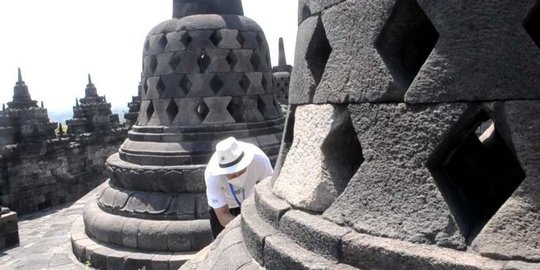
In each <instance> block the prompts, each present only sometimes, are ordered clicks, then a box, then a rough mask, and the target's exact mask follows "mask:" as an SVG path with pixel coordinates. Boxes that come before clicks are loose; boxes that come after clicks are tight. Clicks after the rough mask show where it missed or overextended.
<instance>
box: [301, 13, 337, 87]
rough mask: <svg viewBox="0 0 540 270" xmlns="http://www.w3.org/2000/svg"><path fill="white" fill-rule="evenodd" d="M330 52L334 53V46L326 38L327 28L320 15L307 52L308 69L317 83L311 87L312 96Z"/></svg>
mask: <svg viewBox="0 0 540 270" xmlns="http://www.w3.org/2000/svg"><path fill="white" fill-rule="evenodd" d="M330 53H332V47H331V46H330V42H329V41H328V38H326V30H325V29H324V25H323V23H322V20H321V18H320V17H319V21H318V22H317V26H316V28H315V31H314V33H313V37H312V38H311V41H310V42H309V45H308V49H307V52H306V61H307V65H308V69H309V70H310V72H311V74H312V76H313V79H314V80H315V85H313V86H312V87H311V89H310V92H311V93H310V96H313V94H314V93H315V89H316V88H317V86H318V85H319V83H320V82H321V78H322V75H323V73H324V70H325V69H326V63H327V62H328V58H329V57H330Z"/></svg>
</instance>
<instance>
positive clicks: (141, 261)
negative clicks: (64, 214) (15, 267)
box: [71, 217, 195, 270]
mask: <svg viewBox="0 0 540 270" xmlns="http://www.w3.org/2000/svg"><path fill="white" fill-rule="evenodd" d="M71 245H72V248H73V253H74V254H75V256H76V257H77V259H78V260H79V261H81V262H83V263H86V264H90V265H91V267H93V268H97V269H111V270H113V269H114V270H123V269H125V270H129V269H143V267H144V269H146V270H162V269H163V270H168V269H178V268H180V267H181V266H182V265H183V264H184V263H185V262H186V261H188V260H189V259H191V258H192V257H193V255H194V254H195V252H159V253H156V252H141V251H139V250H134V249H127V248H123V247H119V246H115V245H110V244H103V243H100V242H97V241H95V240H93V239H92V238H90V237H88V235H86V232H85V226H84V221H83V219H82V217H79V218H78V219H77V220H76V221H75V222H74V223H73V227H72V228H71Z"/></svg>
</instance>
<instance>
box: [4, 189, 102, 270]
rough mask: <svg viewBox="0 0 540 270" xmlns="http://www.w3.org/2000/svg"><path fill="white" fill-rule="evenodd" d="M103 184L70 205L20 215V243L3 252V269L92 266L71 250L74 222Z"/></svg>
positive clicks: (58, 268) (62, 269) (81, 267)
mask: <svg viewBox="0 0 540 270" xmlns="http://www.w3.org/2000/svg"><path fill="white" fill-rule="evenodd" d="M101 188H103V185H102V186H100V187H98V188H96V189H94V190H93V191H91V192H90V193H88V194H86V195H85V196H84V197H83V198H81V199H79V200H78V201H76V202H74V203H70V204H64V205H60V206H56V207H52V208H49V209H47V210H44V211H41V212H38V213H34V214H30V215H25V216H21V217H19V237H20V245H19V246H18V247H15V248H11V249H8V250H4V251H2V252H0V269H2V270H7V269H24V270H34V269H36V270H38V269H55V270H64V269H65V270H67V269H75V270H82V269H91V268H89V267H87V266H85V265H83V264H81V263H80V262H79V261H77V259H76V258H75V256H74V255H73V253H72V251H71V241H70V237H69V234H70V230H71V226H72V223H73V222H74V221H75V219H76V218H77V217H79V216H80V215H81V214H82V210H83V207H84V205H85V204H86V202H87V201H88V200H89V199H90V198H91V197H92V196H95V195H96V193H97V192H98V191H99V190H100V189H101Z"/></svg>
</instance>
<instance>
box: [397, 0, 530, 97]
mask: <svg viewBox="0 0 540 270" xmlns="http://www.w3.org/2000/svg"><path fill="white" fill-rule="evenodd" d="M418 2H419V4H420V6H421V7H422V9H423V10H424V11H425V13H426V14H427V15H428V17H429V18H430V20H431V21H432V23H433V25H434V26H435V28H436V29H437V31H438V32H439V33H440V38H439V40H438V41H437V45H436V46H435V48H434V50H433V52H432V54H431V55H430V57H429V58H428V59H427V61H426V63H425V64H424V66H423V67H422V69H421V70H420V72H419V73H418V75H417V77H416V78H415V80H414V82H413V83H412V85H411V87H410V89H409V90H408V91H407V95H406V97H405V100H406V102H407V103H427V102H429V103H439V102H446V101H457V100H459V101H464V100H467V101H478V100H482V101H490V100H508V99H539V98H540V90H538V84H540V48H539V47H538V44H535V42H534V38H537V37H536V36H535V35H534V32H530V33H529V32H527V31H526V29H525V27H524V25H526V24H525V23H524V21H525V19H526V18H527V14H529V12H531V11H532V10H533V7H534V6H535V4H536V5H537V1H535V0H526V1H520V2H519V3H517V2H515V1H508V0H497V1H482V2H478V3H471V4H469V5H467V8H463V3H458V2H454V3H442V2H439V1H418ZM501 11H504V12H501ZM536 15H537V14H536ZM531 16H533V15H531ZM487 18H489V20H487ZM465 25H466V26H468V27H464V26H465ZM524 78H526V79H524ZM434 89H437V91H434Z"/></svg>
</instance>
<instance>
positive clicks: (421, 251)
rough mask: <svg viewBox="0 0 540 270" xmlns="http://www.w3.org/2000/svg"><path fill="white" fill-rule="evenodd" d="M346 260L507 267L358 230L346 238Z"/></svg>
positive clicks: (372, 265) (395, 265)
mask: <svg viewBox="0 0 540 270" xmlns="http://www.w3.org/2000/svg"><path fill="white" fill-rule="evenodd" d="M342 254H343V255H342V256H343V260H342V262H343V263H345V264H348V265H352V266H354V267H358V268H359V269H381V270H382V269H397V270H398V269H399V270H401V269H403V270H405V269H420V270H424V269H429V270H435V269H441V270H442V269H448V270H450V269H452V270H454V269H455V270H461V269H463V270H465V269H467V270H473V269H476V270H480V269H483V270H488V269H493V270H495V269H503V265H504V262H498V261H492V260H489V259H486V258H483V257H480V256H478V255H475V254H469V253H464V252H460V251H456V250H452V249H445V248H436V247H433V246H427V245H418V244H412V243H407V242H403V241H398V240H392V239H383V238H378V237H372V236H368V235H362V234H357V233H352V234H348V235H346V236H345V237H344V239H343V249H342Z"/></svg>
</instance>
